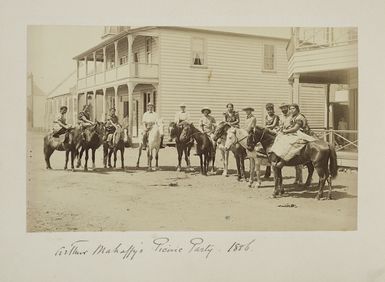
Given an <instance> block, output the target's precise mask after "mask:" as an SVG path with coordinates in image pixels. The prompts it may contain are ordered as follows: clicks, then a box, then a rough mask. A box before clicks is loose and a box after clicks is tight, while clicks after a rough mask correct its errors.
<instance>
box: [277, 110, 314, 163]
mask: <svg viewBox="0 0 385 282" xmlns="http://www.w3.org/2000/svg"><path fill="white" fill-rule="evenodd" d="M289 109H290V111H291V114H292V118H291V122H290V125H289V126H288V127H287V128H286V129H282V131H281V134H278V135H277V138H276V140H275V142H274V145H273V146H272V148H271V150H272V152H274V153H275V154H276V155H277V156H278V157H280V160H279V161H278V162H277V163H276V164H275V166H277V167H279V168H282V167H283V166H284V165H285V162H287V161H289V160H291V159H292V158H293V157H294V156H295V155H297V154H299V152H300V151H301V149H302V148H303V147H304V146H305V145H306V143H307V142H311V141H315V140H316V139H315V138H313V137H312V136H310V135H309V134H310V127H309V125H308V122H307V119H306V117H305V116H304V115H303V114H302V113H301V112H300V110H299V106H298V104H292V105H290V108H289Z"/></svg>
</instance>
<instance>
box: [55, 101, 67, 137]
mask: <svg viewBox="0 0 385 282" xmlns="http://www.w3.org/2000/svg"><path fill="white" fill-rule="evenodd" d="M67 111H68V108H67V106H62V107H60V114H59V115H58V117H57V118H56V119H55V120H54V121H53V123H54V125H53V128H52V136H53V137H60V135H62V134H64V133H66V132H67V130H68V129H70V128H71V125H70V124H67V120H66V114H67Z"/></svg>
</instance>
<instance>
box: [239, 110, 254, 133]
mask: <svg viewBox="0 0 385 282" xmlns="http://www.w3.org/2000/svg"><path fill="white" fill-rule="evenodd" d="M242 111H244V112H246V120H245V125H244V127H243V128H244V129H245V130H246V131H247V133H251V132H253V131H254V128H255V126H256V125H257V118H256V117H255V116H254V115H253V114H252V112H254V109H253V108H252V107H246V108H244V109H242Z"/></svg>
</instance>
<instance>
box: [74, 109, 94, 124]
mask: <svg viewBox="0 0 385 282" xmlns="http://www.w3.org/2000/svg"><path fill="white" fill-rule="evenodd" d="M78 122H79V125H80V126H81V128H82V129H84V128H86V127H88V126H91V125H94V123H93V122H92V121H91V117H90V105H88V104H86V105H84V106H83V110H82V111H81V112H80V113H79V116H78Z"/></svg>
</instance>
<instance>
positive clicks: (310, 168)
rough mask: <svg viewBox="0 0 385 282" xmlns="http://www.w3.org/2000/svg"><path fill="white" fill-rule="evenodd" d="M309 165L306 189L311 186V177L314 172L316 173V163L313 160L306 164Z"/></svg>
mask: <svg viewBox="0 0 385 282" xmlns="http://www.w3.org/2000/svg"><path fill="white" fill-rule="evenodd" d="M306 166H307V171H308V174H307V178H306V182H305V187H304V188H305V189H306V190H309V187H310V185H311V179H312V177H313V173H314V165H313V163H312V162H309V163H307V164H306Z"/></svg>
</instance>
